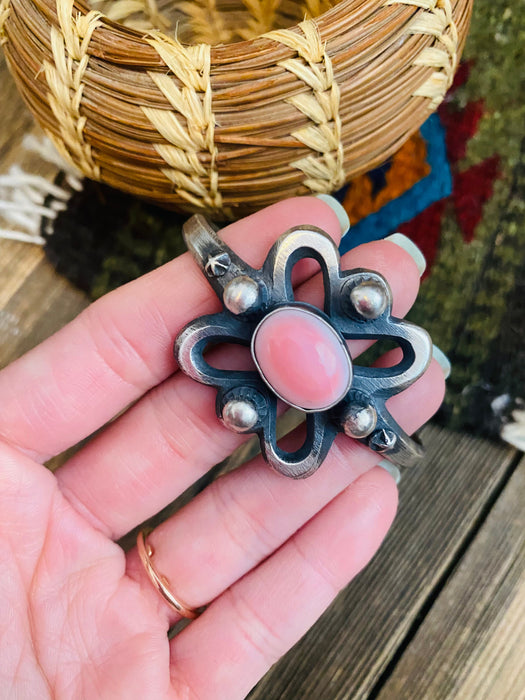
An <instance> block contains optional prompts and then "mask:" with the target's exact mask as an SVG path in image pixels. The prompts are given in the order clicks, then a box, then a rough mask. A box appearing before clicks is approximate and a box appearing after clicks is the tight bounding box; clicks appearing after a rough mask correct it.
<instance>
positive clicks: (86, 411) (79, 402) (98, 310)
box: [0, 197, 340, 460]
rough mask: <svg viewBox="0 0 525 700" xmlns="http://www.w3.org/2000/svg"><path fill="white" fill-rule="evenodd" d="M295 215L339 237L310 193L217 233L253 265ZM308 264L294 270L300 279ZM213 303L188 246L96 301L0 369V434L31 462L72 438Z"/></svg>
mask: <svg viewBox="0 0 525 700" xmlns="http://www.w3.org/2000/svg"><path fill="white" fill-rule="evenodd" d="M305 223H310V224H314V225H316V226H319V227H321V228H323V229H324V230H325V231H327V233H329V234H330V235H331V236H332V237H333V238H334V239H335V240H338V239H339V237H340V224H339V221H338V219H337V216H336V214H335V213H334V211H333V210H332V209H331V208H330V207H329V206H328V205H327V204H326V203H325V202H323V201H321V200H320V199H316V198H315V197H301V198H296V199H291V200H287V201H285V202H280V203H278V204H275V205H273V206H271V207H268V208H267V209H264V210H262V211H260V212H258V213H257V214H254V215H252V216H249V217H247V218H246V219H243V220H242V221H239V222H236V223H235V224H231V225H230V226H227V227H226V228H225V229H223V230H222V232H221V236H223V237H224V240H225V241H226V242H227V243H228V244H229V245H231V246H232V247H233V248H234V249H235V250H236V251H237V252H238V253H239V254H240V255H241V256H242V257H243V258H244V259H245V260H246V261H247V262H248V263H249V264H251V265H254V266H260V265H261V264H262V262H263V260H264V258H265V256H266V254H267V252H268V249H269V248H270V246H271V244H272V243H273V242H274V241H275V239H276V238H277V236H278V235H280V234H281V233H282V232H283V231H285V230H286V229H287V228H290V227H291V226H296V225H300V224H305ZM313 269H314V268H313V267H312V265H311V264H307V265H306V266H305V265H303V266H302V268H301V270H299V271H298V274H299V275H300V276H301V278H302V279H306V278H307V277H308V276H309V275H311V274H312V271H313ZM218 309H219V303H218V300H217V298H216V296H215V294H214V293H213V292H212V290H211V288H210V287H209V286H208V284H207V282H206V280H205V279H204V276H203V275H202V274H201V273H200V272H199V270H198V269H197V267H196V265H195V264H194V263H193V262H192V261H191V259H190V257H189V254H185V255H181V256H180V257H178V258H176V259H175V260H173V261H171V262H170V263H168V264H167V265H164V266H163V267H161V268H159V269H157V270H155V271H154V272H152V273H150V274H148V275H145V276H144V277H142V278H140V279H138V280H136V281H134V282H131V283H130V284H127V285H125V286H124V287H121V288H120V289H118V290H116V291H114V292H113V293H111V294H109V295H107V296H106V297H104V298H102V299H100V300H99V301H97V302H95V303H94V304H92V305H91V306H90V307H89V308H88V309H86V311H84V312H83V313H82V314H80V316H78V317H77V318H76V319H75V320H74V321H73V322H72V323H70V324H69V325H68V326H66V327H65V328H63V329H62V330H61V331H59V332H58V333H56V334H55V335H54V336H52V337H51V338H49V339H47V340H46V341H45V342H44V343H42V344H41V345H39V346H38V347H37V348H35V349H34V350H32V351H30V352H29V353H27V354H26V355H25V356H23V357H22V358H20V359H19V360H18V361H16V362H14V363H13V364H11V365H10V366H8V367H7V368H6V369H4V370H3V371H2V372H0V396H2V402H1V403H0V436H1V437H3V438H4V439H5V440H6V441H8V442H10V443H11V444H14V445H16V446H17V447H20V448H21V449H23V450H24V451H26V452H27V453H29V454H30V455H31V456H32V457H34V458H36V459H39V460H45V459H47V458H48V457H50V456H51V455H54V454H57V453H59V452H61V451H63V450H64V449H66V448H67V447H69V446H71V445H73V444H75V443H77V442H78V441H79V440H81V439H82V438H84V437H86V436H87V435H90V434H91V433H92V432H94V431H95V430H96V429H98V428H100V426H102V425H103V424H104V423H106V422H107V421H108V420H109V419H111V418H112V417H113V416H115V415H116V414H117V413H118V412H119V411H120V410H122V409H123V408H125V406H127V405H129V404H130V403H131V402H133V401H135V400H136V399H137V398H138V397H140V396H141V395H142V394H144V393H145V392H146V391H147V390H148V389H150V388H151V387H153V386H155V385H157V384H158V383H159V382H161V381H163V380H164V379H165V378H166V377H168V376H169V375H170V374H171V373H172V372H173V371H174V370H175V361H174V359H173V351H172V348H173V340H174V338H175V336H176V335H177V333H178V331H179V330H180V329H181V328H182V327H183V326H184V325H185V324H186V323H187V322H189V321H190V320H192V319H193V318H194V317H195V316H198V315H201V314H205V313H212V312H213V311H216V310H218Z"/></svg>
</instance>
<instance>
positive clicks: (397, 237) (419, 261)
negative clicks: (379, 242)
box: [385, 233, 427, 277]
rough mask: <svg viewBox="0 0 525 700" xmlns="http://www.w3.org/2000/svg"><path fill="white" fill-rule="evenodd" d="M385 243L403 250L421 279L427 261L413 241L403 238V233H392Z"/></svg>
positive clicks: (406, 237)
mask: <svg viewBox="0 0 525 700" xmlns="http://www.w3.org/2000/svg"><path fill="white" fill-rule="evenodd" d="M385 241H390V242H391V243H395V244H396V245H398V246H399V247H400V248H403V250H404V251H405V252H407V253H408V254H409V255H410V257H411V258H412V259H413V260H414V262H415V263H416V265H417V269H418V270H419V276H420V277H421V275H422V274H423V272H425V270H426V267H427V261H426V260H425V256H424V255H423V253H422V252H421V250H420V249H419V248H418V247H417V245H416V244H415V243H414V241H411V240H410V238H408V236H405V234H404V233H393V234H392V235H391V236H387V237H386V238H385Z"/></svg>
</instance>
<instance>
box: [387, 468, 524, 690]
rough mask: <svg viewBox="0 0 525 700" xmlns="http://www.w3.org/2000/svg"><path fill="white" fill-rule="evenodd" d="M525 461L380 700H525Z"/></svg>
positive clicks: (409, 648) (390, 679)
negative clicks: (426, 699) (424, 699)
mask: <svg viewBox="0 0 525 700" xmlns="http://www.w3.org/2000/svg"><path fill="white" fill-rule="evenodd" d="M524 504H525V460H522V462H521V463H520V465H519V467H518V469H517V470H516V472H515V473H514V474H513V476H512V478H511V479H510V481H509V483H508V484H507V486H506V488H505V490H504V492H503V493H502V494H501V496H500V498H499V499H498V501H497V502H496V504H495V506H494V508H493V509H492V510H491V512H490V514H489V516H488V518H487V520H486V521H485V523H484V525H483V527H482V528H481V529H480V531H479V533H478V535H477V537H476V538H475V540H474V541H473V543H472V544H471V546H470V548H469V550H468V552H467V553H466V555H465V557H464V558H463V560H462V561H461V564H460V565H459V567H458V568H457V570H456V571H455V573H454V575H453V576H452V577H451V578H450V580H449V581H448V583H447V585H446V586H445V588H444V589H443V591H442V592H441V594H440V596H439V597H438V599H437V600H436V602H435V604H434V606H433V607H432V610H431V611H430V613H429V614H428V616H427V617H426V618H425V621H424V623H423V624H422V626H421V627H420V628H419V630H418V632H417V634H416V635H415V637H414V639H413V640H412V642H411V644H410V645H409V646H408V647H407V649H406V650H405V653H404V654H403V656H402V658H401V660H400V661H399V663H398V664H397V666H396V668H395V670H394V672H393V674H392V675H391V677H390V678H389V680H388V682H387V683H386V684H385V686H384V687H383V690H382V692H381V693H380V694H379V696H378V698H379V700H397V699H398V698H418V700H419V698H429V699H430V698H431V699H432V700H440V699H441V698H443V699H447V700H448V699H449V698H461V700H484V699H486V700H493V699H494V700H495V699H496V698H497V699H499V698H501V699H502V700H503V699H504V700H523V699H524V698H525V507H524Z"/></svg>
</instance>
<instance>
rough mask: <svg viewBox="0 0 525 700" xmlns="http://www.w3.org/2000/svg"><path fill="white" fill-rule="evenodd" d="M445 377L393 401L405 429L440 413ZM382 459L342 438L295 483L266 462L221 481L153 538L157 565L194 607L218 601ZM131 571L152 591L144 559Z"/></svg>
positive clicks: (434, 368)
mask: <svg viewBox="0 0 525 700" xmlns="http://www.w3.org/2000/svg"><path fill="white" fill-rule="evenodd" d="M444 384H445V382H444V377H443V372H442V370H441V368H440V366H439V365H438V363H437V362H436V361H433V362H432V363H431V365H430V367H429V369H428V370H427V372H426V373H425V374H424V375H423V376H422V377H421V378H420V379H419V380H418V381H417V382H415V383H414V384H413V385H412V386H411V387H409V388H408V389H407V390H406V391H404V392H403V393H401V394H397V395H396V396H393V397H392V398H391V399H390V400H389V409H390V411H391V412H392V414H393V415H394V417H395V418H396V420H397V421H398V422H399V423H400V425H401V427H402V428H403V429H404V430H406V431H407V432H409V433H413V432H414V431H415V430H416V429H418V428H419V427H420V426H421V425H422V424H423V423H425V422H426V421H427V420H428V419H429V418H430V417H431V416H432V415H433V414H434V413H435V412H436V410H437V409H438V408H439V406H440V404H441V401H442V399H443V395H444ZM380 460H381V456H380V455H378V454H376V453H374V452H372V451H371V450H369V449H367V448H366V447H364V446H363V445H362V444H360V443H358V442H355V441H354V440H350V439H349V438H347V437H346V436H345V435H343V434H340V435H339V436H338V437H337V439H336V441H335V443H334V445H333V446H332V448H331V450H330V452H329V454H328V457H327V458H326V460H325V462H324V463H323V464H322V466H321V467H320V469H319V470H318V471H317V472H316V473H315V474H313V475H312V476H310V477H308V479H301V480H298V481H295V480H293V479H287V478H285V477H282V476H281V475H280V474H277V473H276V472H274V471H272V470H271V469H269V468H268V466H267V465H265V463H264V461H263V459H262V457H258V458H256V459H254V460H252V462H250V463H249V464H246V465H244V466H243V467H241V468H239V469H237V470H235V471H234V472H230V473H229V474H226V475H225V476H223V477H221V478H219V479H218V480H217V481H215V482H214V483H213V484H211V485H210V486H209V487H208V488H207V489H205V490H204V491H203V492H202V493H200V494H199V495H198V496H197V497H195V498H194V499H193V500H192V501H191V502H190V503H189V504H188V505H187V506H185V507H184V508H183V509H182V510H180V511H179V512H178V513H176V514H175V515H174V516H173V517H171V518H170V519H169V520H167V521H166V522H164V523H162V524H161V525H160V526H158V527H157V528H156V529H155V530H154V532H153V533H151V535H150V538H149V541H150V543H151V544H152V546H153V548H154V550H155V566H156V567H157V568H158V570H159V571H160V572H162V574H164V575H165V576H166V577H167V578H168V580H169V581H171V582H173V583H174V585H176V591H177V594H178V595H179V596H180V597H181V599H182V600H184V601H185V603H186V604H188V605H189V606H190V607H200V606H202V605H205V604H206V603H207V602H208V601H210V600H213V599H214V598H216V597H217V596H218V595H220V594H221V593H222V591H224V590H226V589H227V588H228V587H229V586H230V585H232V584H233V583H234V582H235V581H236V580H237V579H239V578H241V577H242V576H244V575H245V574H246V573H247V572H248V571H250V570H251V569H252V568H253V567H255V566H257V565H258V564H259V563H260V562H261V561H263V560H264V559H265V558H266V557H267V556H268V555H270V554H271V553H272V552H273V551H274V550H276V549H277V548H279V547H280V546H281V545H282V544H283V543H284V542H285V541H286V540H287V539H288V538H289V537H291V536H292V535H293V533H294V532H296V531H297V530H298V529H299V528H301V527H302V526H303V525H304V523H306V522H308V521H309V520H310V519H311V518H312V517H314V516H315V514H316V513H317V512H318V511H319V510H321V509H322V508H324V507H325V506H326V505H327V504H328V503H329V502H330V501H331V500H332V499H333V498H335V497H336V496H337V494H339V493H340V492H342V491H343V490H344V489H345V488H347V486H348V485H349V484H351V483H352V481H354V480H355V479H356V478H358V477H359V476H361V475H362V474H364V473H365V472H366V471H368V470H369V469H371V468H372V467H373V466H375V465H376V464H377V463H378V462H379V461H380ZM128 561H129V565H128V566H129V569H130V571H132V572H134V576H136V577H137V578H139V580H141V581H142V583H143V587H144V591H145V593H147V594H150V593H151V584H150V583H149V581H148V580H147V579H146V578H145V575H144V573H143V571H142V568H141V566H140V564H139V563H138V561H137V555H136V551H135V550H134V551H133V552H132V553H130V555H129V557H128Z"/></svg>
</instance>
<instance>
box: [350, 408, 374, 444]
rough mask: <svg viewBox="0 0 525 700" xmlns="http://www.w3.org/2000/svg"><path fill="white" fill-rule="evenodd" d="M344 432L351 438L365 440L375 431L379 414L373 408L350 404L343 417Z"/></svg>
mask: <svg viewBox="0 0 525 700" xmlns="http://www.w3.org/2000/svg"><path fill="white" fill-rule="evenodd" d="M342 424H343V430H344V431H345V433H346V435H348V437H351V438H358V439H359V438H364V437H367V436H368V435H370V433H371V432H373V431H374V430H375V427H376V425H377V413H376V410H375V408H374V407H373V406H364V405H363V404H350V406H349V407H348V409H347V410H346V411H345V414H344V415H343V420H342Z"/></svg>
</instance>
